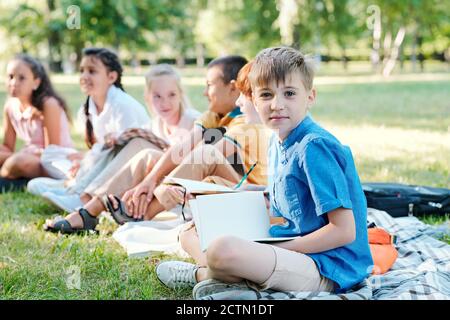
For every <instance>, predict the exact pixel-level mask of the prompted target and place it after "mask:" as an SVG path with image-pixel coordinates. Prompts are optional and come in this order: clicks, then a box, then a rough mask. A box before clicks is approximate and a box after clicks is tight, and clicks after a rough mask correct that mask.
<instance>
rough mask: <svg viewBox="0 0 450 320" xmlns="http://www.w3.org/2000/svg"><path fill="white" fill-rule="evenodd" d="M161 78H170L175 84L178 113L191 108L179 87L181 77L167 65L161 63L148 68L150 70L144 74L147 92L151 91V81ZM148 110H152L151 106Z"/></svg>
mask: <svg viewBox="0 0 450 320" xmlns="http://www.w3.org/2000/svg"><path fill="white" fill-rule="evenodd" d="M161 76H171V77H173V78H174V79H175V82H176V84H177V88H178V90H179V92H180V96H181V105H180V111H181V114H183V113H184V111H185V110H186V109H188V108H191V103H190V101H189V98H188V96H187V95H186V93H185V92H184V89H183V86H182V85H181V77H180V74H179V73H178V71H177V70H175V68H174V67H172V66H171V65H169V64H166V63H162V64H157V65H154V66H152V67H151V68H150V70H149V71H148V72H147V73H146V74H145V84H146V88H147V90H151V87H152V83H153V81H154V80H155V79H156V78H158V77H161ZM150 109H153V106H151V108H150Z"/></svg>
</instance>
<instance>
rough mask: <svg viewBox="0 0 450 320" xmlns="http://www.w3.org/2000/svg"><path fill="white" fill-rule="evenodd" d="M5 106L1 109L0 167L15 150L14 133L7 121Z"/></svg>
mask: <svg viewBox="0 0 450 320" xmlns="http://www.w3.org/2000/svg"><path fill="white" fill-rule="evenodd" d="M6 108H7V105H5V108H4V109H3V110H4V112H3V128H4V129H3V144H2V145H0V167H1V166H2V164H3V163H4V162H5V160H6V159H7V158H8V157H9V156H11V155H12V154H13V152H14V150H15V148H16V131H14V128H13V126H12V124H11V121H10V120H9V116H8V114H7V112H6Z"/></svg>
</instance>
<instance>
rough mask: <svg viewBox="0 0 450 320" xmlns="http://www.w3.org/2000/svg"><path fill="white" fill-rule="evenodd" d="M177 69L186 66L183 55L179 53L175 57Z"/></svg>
mask: <svg viewBox="0 0 450 320" xmlns="http://www.w3.org/2000/svg"><path fill="white" fill-rule="evenodd" d="M176 63H177V67H179V68H182V67H184V66H185V65H186V59H185V58H184V55H183V53H179V54H178V55H177V57H176Z"/></svg>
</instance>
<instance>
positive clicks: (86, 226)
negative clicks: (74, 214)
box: [44, 208, 98, 234]
mask: <svg viewBox="0 0 450 320" xmlns="http://www.w3.org/2000/svg"><path fill="white" fill-rule="evenodd" d="M78 213H79V214H80V216H81V219H82V220H83V227H82V228H73V227H72V226H71V225H70V223H69V221H67V220H66V219H61V220H58V221H56V222H55V223H54V224H53V226H49V225H45V226H44V230H45V231H49V232H54V233H58V232H61V233H62V234H75V233H84V232H86V231H94V232H97V230H95V227H96V226H97V224H98V218H97V217H94V216H92V215H91V214H90V213H89V211H87V210H86V209H84V208H80V209H78Z"/></svg>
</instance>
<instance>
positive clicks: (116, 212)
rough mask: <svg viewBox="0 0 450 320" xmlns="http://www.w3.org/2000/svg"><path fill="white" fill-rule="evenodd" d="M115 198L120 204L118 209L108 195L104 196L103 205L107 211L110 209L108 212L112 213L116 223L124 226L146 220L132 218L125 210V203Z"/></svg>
mask: <svg viewBox="0 0 450 320" xmlns="http://www.w3.org/2000/svg"><path fill="white" fill-rule="evenodd" d="M113 197H114V199H115V200H116V201H117V203H118V204H119V207H118V208H117V209H114V206H113V204H112V202H111V200H110V199H109V197H108V196H107V195H106V196H103V203H104V205H105V207H106V209H108V211H109V212H110V213H111V216H112V217H113V219H114V221H116V222H117V223H118V224H120V225H123V224H125V223H127V222H139V221H143V220H144V219H142V218H139V219H138V218H133V217H132V216H130V215H129V214H128V212H127V209H126V208H125V205H124V203H123V201H122V200H120V199H119V198H118V197H116V196H113Z"/></svg>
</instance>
